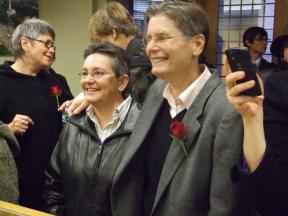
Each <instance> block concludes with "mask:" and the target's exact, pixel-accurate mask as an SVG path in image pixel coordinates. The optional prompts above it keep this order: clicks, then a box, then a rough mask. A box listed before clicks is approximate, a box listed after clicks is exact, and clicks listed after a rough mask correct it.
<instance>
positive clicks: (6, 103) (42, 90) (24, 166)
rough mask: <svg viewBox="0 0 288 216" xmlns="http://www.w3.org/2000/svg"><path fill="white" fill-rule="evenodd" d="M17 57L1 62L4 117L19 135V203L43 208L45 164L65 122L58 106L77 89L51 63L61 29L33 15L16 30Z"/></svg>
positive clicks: (0, 116) (0, 115) (1, 115)
mask: <svg viewBox="0 0 288 216" xmlns="http://www.w3.org/2000/svg"><path fill="white" fill-rule="evenodd" d="M12 50H13V54H14V57H15V62H13V63H12V64H9V63H5V64H3V65H1V66H0V91H1V94H0V120H1V121H3V122H4V123H5V124H7V125H8V127H9V129H10V131H11V132H12V133H14V134H15V135H16V137H17V139H18V141H19V144H20V148H21V153H20V155H19V158H18V159H17V161H16V162H17V167H18V175H19V191H20V197H19V203H20V204H21V205H24V206H27V207H30V208H35V209H41V207H42V206H43V199H42V193H43V191H42V190H43V186H44V170H45V169H46V168H47V165H48V162H49V159H50V155H51V153H52V150H53V149H54V146H55V144H56V142H57V139H58V135H59V133H60V130H61V128H62V119H61V113H60V112H58V111H57V107H58V106H59V105H60V103H62V102H63V101H65V100H68V99H71V98H72V94H71V91H70V89H69V87H68V85H67V82H66V80H65V78H64V77H63V76H61V75H59V74H56V73H55V72H54V71H53V70H52V69H51V65H52V63H53V61H54V59H55V31H54V29H53V28H52V27H51V25H49V24H48V23H47V22H45V21H43V20H40V19H36V18H32V19H27V20H26V21H24V22H23V23H22V24H20V25H19V26H18V27H17V28H16V29H15V31H14V32H13V35H12Z"/></svg>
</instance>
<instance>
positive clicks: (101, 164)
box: [45, 43, 139, 216]
mask: <svg viewBox="0 0 288 216" xmlns="http://www.w3.org/2000/svg"><path fill="white" fill-rule="evenodd" d="M80 76H81V80H80V84H81V86H82V89H83V92H84V95H85V96H84V97H85V100H86V101H88V103H89V106H88V108H87V109H86V111H83V112H82V113H80V114H79V115H75V116H73V117H71V119H70V120H68V123H67V124H66V125H65V127H64V128H63V130H62V133H61V136H60V139H59V141H58V144H57V147H56V149H55V151H54V153H53V156H52V159H51V168H50V169H49V170H48V172H47V181H46V183H47V184H46V186H47V188H46V192H45V198H46V204H47V206H46V207H47V208H46V209H47V210H48V211H49V212H51V213H53V214H57V215H69V216H73V215H75V216H79V215H85V216H90V215H91V216H92V215H93V216H100V215H112V209H113V212H114V211H115V206H113V205H112V206H111V200H114V194H113V193H112V189H111V187H112V185H113V184H114V182H113V176H114V172H115V171H116V169H117V167H118V165H119V164H120V160H121V158H122V154H123V153H124V152H125V151H127V140H128V138H129V137H130V134H131V133H132V130H133V128H134V124H135V122H136V119H137V117H138V114H139V110H138V107H137V104H136V103H134V102H133V100H132V98H131V96H128V97H126V95H127V90H128V89H127V86H128V82H129V76H128V67H127V62H126V60H125V53H124V50H122V49H121V48H120V47H117V46H115V45H112V44H110V43H104V44H102V43H99V44H93V45H90V46H89V47H88V49H87V50H86V51H85V54H84V64H83V67H82V71H81V73H80ZM130 177H131V178H137V177H135V176H133V175H131V176H130ZM130 193H132V194H130V197H131V198H132V199H134V202H135V203H136V200H137V199H135V195H136V194H137V193H136V191H135V192H134V193H133V189H132V188H131V190H130ZM111 194H112V195H111ZM126 196H128V197H129V194H126ZM134 202H131V203H130V205H131V208H124V207H123V206H119V209H117V210H120V212H121V213H120V212H118V211H117V215H126V216H127V215H131V216H133V215H139V214H138V213H139V212H133V210H132V209H135V208H136V207H137V206H136V204H134ZM113 203H114V202H113ZM129 212H130V213H129ZM131 212H132V213H131ZM113 215H114V214H113Z"/></svg>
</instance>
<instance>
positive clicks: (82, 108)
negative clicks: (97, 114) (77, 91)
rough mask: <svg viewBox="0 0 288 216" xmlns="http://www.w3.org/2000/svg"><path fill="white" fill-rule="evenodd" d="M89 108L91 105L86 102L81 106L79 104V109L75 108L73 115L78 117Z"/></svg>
mask: <svg viewBox="0 0 288 216" xmlns="http://www.w3.org/2000/svg"><path fill="white" fill-rule="evenodd" d="M88 106H89V104H88V102H87V101H86V100H84V101H82V102H81V103H80V104H78V106H77V107H75V108H74V110H73V111H72V112H71V115H77V114H79V113H81V112H82V111H83V110H85V109H86V108H87V107H88Z"/></svg>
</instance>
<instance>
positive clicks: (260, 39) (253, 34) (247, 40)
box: [243, 26, 273, 75]
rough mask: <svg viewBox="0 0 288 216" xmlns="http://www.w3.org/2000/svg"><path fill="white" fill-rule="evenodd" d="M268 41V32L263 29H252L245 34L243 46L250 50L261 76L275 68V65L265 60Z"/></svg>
mask: <svg viewBox="0 0 288 216" xmlns="http://www.w3.org/2000/svg"><path fill="white" fill-rule="evenodd" d="M267 41H268V34H267V31H266V30H265V29H264V28H262V27H258V26H253V27H250V28H248V29H247V30H246V31H245V32H244V34H243V45H244V46H245V47H247V48H248V51H249V53H250V56H251V60H252V62H253V63H255V64H256V66H257V68H258V71H259V72H260V75H261V74H262V73H265V72H266V71H269V70H271V69H272V68H273V64H271V63H270V62H268V61H267V60H266V59H264V58H263V55H264V53H265V51H266V48H267Z"/></svg>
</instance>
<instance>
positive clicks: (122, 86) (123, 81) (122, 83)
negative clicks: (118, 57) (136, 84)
mask: <svg viewBox="0 0 288 216" xmlns="http://www.w3.org/2000/svg"><path fill="white" fill-rule="evenodd" d="M128 83H129V76H128V74H124V75H121V76H120V77H119V78H118V90H119V91H120V92H123V91H125V90H126V88H127V86H128Z"/></svg>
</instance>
